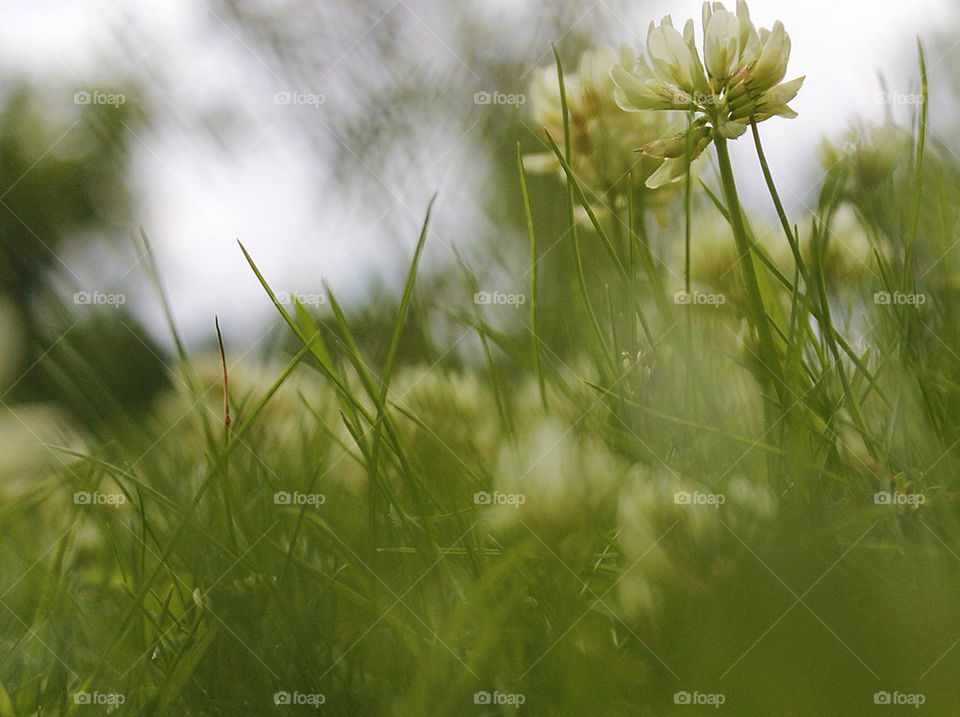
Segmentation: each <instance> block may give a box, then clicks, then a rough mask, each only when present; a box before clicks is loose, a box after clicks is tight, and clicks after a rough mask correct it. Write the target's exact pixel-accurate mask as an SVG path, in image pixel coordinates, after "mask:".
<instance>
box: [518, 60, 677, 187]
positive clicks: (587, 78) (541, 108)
mask: <svg viewBox="0 0 960 717" xmlns="http://www.w3.org/2000/svg"><path fill="white" fill-rule="evenodd" d="M616 62H617V53H616V51H614V50H613V49H612V48H610V47H598V48H595V49H592V50H587V51H586V52H584V53H583V54H582V55H581V56H580V62H579V65H578V68H577V72H575V73H571V74H565V75H564V88H565V90H566V99H567V117H568V122H569V128H570V150H571V166H572V169H573V171H574V174H575V176H576V177H577V181H579V182H580V183H581V184H582V185H584V186H585V187H588V188H590V189H591V190H592V191H593V192H594V193H595V194H604V193H606V192H608V191H609V190H610V189H611V188H613V187H616V186H617V185H620V186H625V185H624V184H622V183H625V181H626V177H627V175H628V174H630V173H633V175H634V179H635V180H636V181H637V186H640V185H642V183H643V182H644V181H645V180H646V179H647V178H648V177H649V176H650V175H651V174H652V173H653V172H654V171H656V169H657V166H658V164H659V162H658V161H657V160H656V158H654V157H652V156H638V155H637V152H636V149H637V147H640V146H642V145H644V144H647V143H648V142H650V141H651V140H654V139H656V138H658V137H663V136H664V135H665V134H669V133H670V132H675V131H679V130H680V129H681V128H682V127H683V124H682V119H681V118H679V116H676V115H673V114H672V113H671V114H667V113H661V112H639V113H638V112H626V111H624V110H623V109H622V108H621V107H620V106H619V105H618V104H617V102H616V101H615V99H614V84H613V80H612V79H611V75H610V69H611V68H612V67H613V66H614V65H615V64H616ZM530 97H531V107H532V115H533V121H534V122H535V124H536V126H537V128H538V129H545V130H546V131H547V132H549V133H550V136H551V137H553V139H554V141H556V142H557V143H558V144H560V145H561V146H562V144H563V106H562V103H561V99H560V81H559V78H558V77H557V70H556V68H555V67H553V66H549V67H543V68H541V69H539V70H537V72H536V74H535V76H534V79H533V82H532V83H531V85H530ZM524 166H525V167H526V169H528V170H529V171H535V172H557V173H559V174H561V175H562V168H561V166H560V163H559V161H557V158H556V156H555V155H554V154H553V153H552V152H546V153H541V154H535V155H528V156H527V157H525V158H524ZM658 194H659V196H656V199H658V200H662V201H663V202H666V201H669V199H670V198H671V197H672V193H671V194H670V196H667V195H666V193H658Z"/></svg>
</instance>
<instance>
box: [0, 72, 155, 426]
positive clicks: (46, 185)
mask: <svg viewBox="0 0 960 717" xmlns="http://www.w3.org/2000/svg"><path fill="white" fill-rule="evenodd" d="M88 94H89V93H88ZM133 95H134V93H133V92H131V91H129V90H128V91H126V92H125V93H124V99H125V101H123V102H117V103H112V104H108V103H96V102H90V103H84V101H83V99H84V96H79V99H78V97H75V98H74V102H73V104H72V105H71V107H70V109H71V112H69V113H66V114H65V113H63V111H62V108H61V107H58V106H56V105H51V104H49V101H50V100H51V98H52V97H54V96H56V97H57V99H58V100H60V97H61V96H69V95H68V93H66V92H63V93H56V95H55V94H54V92H53V91H49V94H48V90H47V89H46V88H43V89H41V88H38V87H36V86H31V85H28V84H26V83H22V82H20V83H14V88H13V89H12V90H11V91H10V92H9V93H8V95H7V97H6V101H5V102H4V104H3V107H2V110H0V293H2V294H3V295H5V296H6V297H8V301H9V302H10V304H12V306H13V307H14V310H15V312H16V314H18V318H19V321H18V324H19V326H20V327H22V336H20V337H19V340H20V341H21V342H22V343H23V350H22V351H21V352H20V353H21V358H20V366H19V367H17V368H14V369H12V370H10V371H9V375H10V377H11V384H10V386H9V387H8V388H7V389H6V391H7V393H5V394H4V396H5V397H6V398H5V400H6V401H9V400H11V399H12V400H19V401H31V400H52V401H57V402H59V403H62V404H63V405H65V406H66V407H67V408H69V409H70V410H72V411H73V412H74V413H75V414H76V415H77V416H78V417H80V418H82V419H83V420H84V421H85V422H88V423H89V422H91V421H95V420H96V419H97V418H98V417H103V416H106V415H109V414H107V413H103V412H102V411H98V410H97V409H98V407H100V408H102V405H103V402H104V401H106V400H109V401H118V402H119V403H120V404H121V405H123V406H126V407H128V408H133V407H137V406H140V405H143V404H144V403H145V402H147V401H148V399H149V397H150V396H151V395H152V394H153V393H154V392H155V391H156V390H157V389H158V387H159V386H161V385H162V383H163V375H164V374H163V369H162V364H161V363H160V361H159V360H158V358H157V356H159V355H160V353H161V352H160V350H159V348H158V347H156V346H155V345H152V344H151V342H150V339H149V338H147V337H146V335H145V334H144V332H143V331H142V330H141V329H140V327H139V326H137V324H136V321H135V319H133V318H132V317H131V316H129V315H125V314H121V313H120V312H116V311H114V312H111V315H110V317H109V318H107V316H106V315H98V314H95V313H94V314H91V313H88V314H87V316H86V317H84V318H83V319H81V320H80V321H77V319H76V317H75V316H73V315H71V314H70V313H69V312H68V311H67V310H66V307H64V306H63V305H62V299H61V298H60V297H59V296H58V295H57V294H56V293H55V292H53V291H51V290H49V287H50V279H51V278H52V277H53V276H54V275H59V277H60V278H62V279H65V280H66V281H67V282H69V283H71V284H75V278H74V277H73V276H72V274H73V272H72V270H71V269H70V267H69V266H68V265H67V263H66V262H65V260H64V259H63V258H62V256H61V255H62V254H64V250H65V249H66V248H68V247H69V246H70V245H73V244H75V243H79V242H88V243H89V242H91V241H93V240H102V239H113V238H116V237H117V236H118V235H119V234H120V233H121V231H122V230H124V229H125V228H126V227H128V226H129V225H130V217H131V215H132V208H133V205H134V201H133V198H132V197H131V195H130V193H129V191H128V190H127V188H126V185H125V183H124V173H125V171H126V166H127V146H126V143H127V137H128V136H129V132H128V130H129V128H130V127H131V126H137V125H138V124H139V123H140V122H141V121H142V120H143V116H142V113H141V112H140V110H139V109H138V107H137V105H136V103H135V102H133V101H127V100H132V97H133ZM85 308H86V307H85ZM121 321H122V322H123V323H121ZM124 324H125V325H126V326H127V327H130V329H129V330H128V329H127V328H124ZM17 339H18V337H15V336H6V337H4V340H5V341H16V340H17ZM61 339H62V341H61ZM133 357H136V362H135V363H132V362H131V360H130V359H131V358H133ZM84 375H85V376H86V378H85V379H84V380H83V381H80V379H79V377H81V376H84ZM72 379H77V380H78V381H79V383H78V384H77V385H74V386H72V385H71V383H70V382H71V380H72ZM82 385H85V386H86V388H85V389H84V390H79V389H80V388H81V386H82ZM94 386H97V387H98V390H99V391H100V395H99V396H97V395H95V394H96V392H95V391H92V389H93V387H94ZM7 394H9V395H7Z"/></svg>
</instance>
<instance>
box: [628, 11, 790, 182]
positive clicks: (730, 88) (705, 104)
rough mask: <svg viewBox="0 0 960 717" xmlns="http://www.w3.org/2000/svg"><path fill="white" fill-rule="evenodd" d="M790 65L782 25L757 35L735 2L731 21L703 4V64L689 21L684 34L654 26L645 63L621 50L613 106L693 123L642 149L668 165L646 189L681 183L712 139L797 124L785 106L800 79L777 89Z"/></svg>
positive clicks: (666, 20)
mask: <svg viewBox="0 0 960 717" xmlns="http://www.w3.org/2000/svg"><path fill="white" fill-rule="evenodd" d="M789 57H790V37H789V36H788V35H787V33H786V31H785V30H784V28H783V24H782V23H781V22H780V21H777V22H776V23H775V24H774V26H773V29H772V30H768V29H766V28H761V29H760V30H759V31H758V30H757V28H756V27H755V26H754V24H753V23H752V22H751V21H750V14H749V11H748V10H747V5H746V3H745V2H743V0H738V2H737V12H736V14H734V13H732V12H729V11H728V10H726V9H725V8H724V6H723V4H721V3H710V2H707V3H704V5H703V60H702V61H701V59H700V55H699V53H698V51H697V47H696V44H695V42H694V29H693V20H688V21H687V22H686V24H685V25H684V27H683V33H682V34H681V33H680V32H679V31H678V30H677V29H676V28H674V26H673V22H672V20H671V19H670V16H669V15H667V16H666V17H665V18H664V19H663V21H662V22H661V23H660V25H656V24H654V23H653V22H651V23H650V28H649V30H648V32H647V45H646V57H644V56H643V55H641V56H640V57H634V55H633V52H632V51H631V50H629V49H628V48H623V49H622V50H621V57H620V62H619V63H617V64H616V65H615V66H614V67H613V68H612V69H611V71H610V76H611V78H612V80H613V82H614V83H615V85H616V91H615V99H616V102H617V103H618V104H619V105H620V106H621V107H622V108H624V109H626V110H630V111H646V110H682V111H687V112H692V113H694V114H695V115H696V117H695V119H694V120H693V121H692V122H691V124H690V127H689V128H688V129H687V130H685V131H684V132H681V133H679V134H677V135H675V136H673V137H669V138H664V139H658V140H656V141H653V142H650V143H648V144H646V145H644V146H643V147H642V149H643V151H644V152H645V153H646V154H648V155H650V156H652V157H657V158H661V159H666V160H667V161H665V162H664V163H663V164H662V166H661V167H660V168H659V169H658V170H657V172H656V173H655V174H654V175H653V176H651V177H650V178H649V179H648V180H647V186H649V187H659V186H662V185H664V184H666V183H668V182H671V181H673V180H675V179H678V178H679V177H681V176H683V175H684V174H685V173H686V168H687V162H688V158H689V159H693V158H695V157H697V156H698V155H699V154H700V153H701V152H703V150H704V149H706V148H707V146H708V145H709V144H710V143H711V142H712V141H713V140H714V139H717V138H723V139H733V138H736V137H739V136H740V135H742V134H743V133H744V132H745V131H746V129H747V126H748V125H749V124H750V122H751V121H756V122H762V121H763V120H765V119H768V118H770V117H774V116H780V117H786V118H793V117H795V116H796V112H794V111H793V110H792V109H791V108H790V107H788V106H787V103H788V102H789V101H790V100H792V99H793V98H794V97H795V96H796V94H797V92H798V91H799V90H800V86H801V85H802V84H803V79H804V78H803V77H798V78H797V79H795V80H791V81H789V82H782V80H783V78H784V75H785V74H786V71H787V61H788V59H789Z"/></svg>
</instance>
